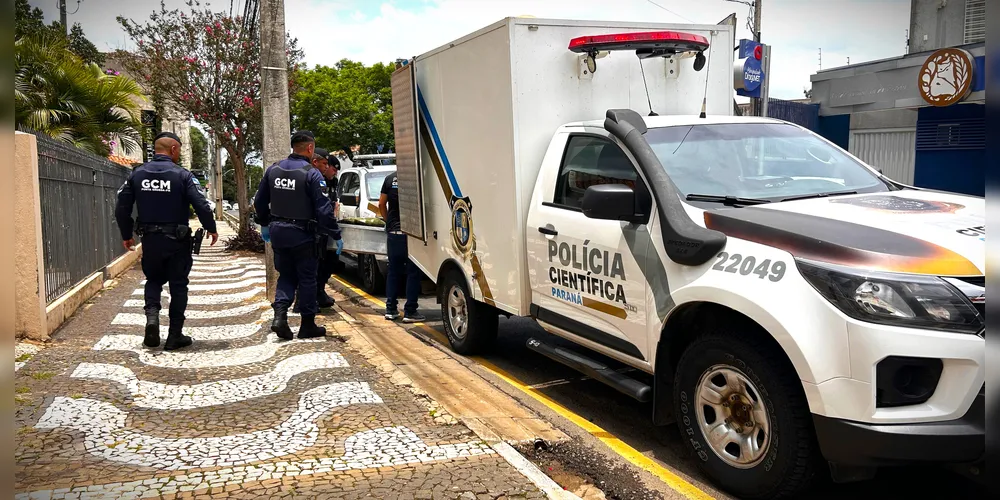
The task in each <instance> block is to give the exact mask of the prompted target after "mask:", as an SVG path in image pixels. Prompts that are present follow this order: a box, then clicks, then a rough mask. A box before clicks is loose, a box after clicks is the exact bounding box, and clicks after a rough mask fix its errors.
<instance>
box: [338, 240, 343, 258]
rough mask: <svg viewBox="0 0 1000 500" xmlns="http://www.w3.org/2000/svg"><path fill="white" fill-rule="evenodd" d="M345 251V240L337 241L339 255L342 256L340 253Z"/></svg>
mask: <svg viewBox="0 0 1000 500" xmlns="http://www.w3.org/2000/svg"><path fill="white" fill-rule="evenodd" d="M343 250H344V240H342V239H340V240H337V255H340V252H342V251H343Z"/></svg>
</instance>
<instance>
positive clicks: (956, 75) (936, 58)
mask: <svg viewBox="0 0 1000 500" xmlns="http://www.w3.org/2000/svg"><path fill="white" fill-rule="evenodd" d="M974 66H975V65H974V63H973V60H972V54H969V52H967V51H965V50H962V49H955V48H947V49H940V50H937V51H935V52H934V53H933V54H931V55H930V57H928V58H927V60H926V61H924V64H923V66H921V67H920V80H919V81H918V85H917V87H918V88H919V89H920V97H922V98H923V99H924V101H927V103H928V104H930V105H931V106H951V105H952V104H955V103H958V102H961V101H962V100H963V99H965V98H966V97H967V96H968V95H969V91H970V90H971V89H972V69H973V67H974Z"/></svg>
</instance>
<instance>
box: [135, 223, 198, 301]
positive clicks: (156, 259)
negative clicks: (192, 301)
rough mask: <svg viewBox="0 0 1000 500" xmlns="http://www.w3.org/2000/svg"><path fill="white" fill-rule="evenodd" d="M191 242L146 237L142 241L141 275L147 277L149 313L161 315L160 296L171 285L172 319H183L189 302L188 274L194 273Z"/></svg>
mask: <svg viewBox="0 0 1000 500" xmlns="http://www.w3.org/2000/svg"><path fill="white" fill-rule="evenodd" d="M191 265H192V257H191V239H190V237H188V238H185V239H183V240H177V239H174V238H169V237H167V236H166V235H164V234H159V233H156V234H147V235H146V236H145V237H143V238H142V272H143V274H145V275H146V288H145V298H146V310H147V311H148V310H156V311H159V310H160V308H161V306H160V293H161V292H162V290H163V285H164V284H169V285H170V319H171V320H182V319H184V310H185V309H186V308H187V302H188V274H190V272H191Z"/></svg>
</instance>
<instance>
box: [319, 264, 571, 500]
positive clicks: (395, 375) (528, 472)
mask: <svg viewBox="0 0 1000 500" xmlns="http://www.w3.org/2000/svg"><path fill="white" fill-rule="evenodd" d="M329 285H330V287H331V288H333V289H334V290H335V291H336V292H338V293H340V294H341V295H343V296H345V297H347V298H348V300H350V301H351V302H352V303H354V304H356V305H358V306H360V307H370V308H373V309H374V304H371V302H370V301H369V300H368V299H366V298H364V297H363V296H360V295H358V294H357V293H355V292H354V291H352V290H349V289H346V288H345V287H344V286H343V285H341V284H340V283H339V282H337V281H336V280H333V281H331V282H330V283H329ZM335 310H336V311H337V314H338V315H339V316H340V317H341V318H342V319H343V320H345V321H346V322H347V324H348V325H355V324H358V323H360V322H359V321H358V320H357V319H355V318H354V317H353V316H351V315H350V313H348V312H347V311H345V310H344V309H343V308H342V307H341V306H340V305H339V304H338V305H336V306H335ZM398 328H400V329H401V330H403V331H405V332H406V333H408V334H410V335H413V336H414V337H416V338H417V339H418V340H420V341H421V342H423V343H426V344H429V345H431V346H433V347H434V348H435V349H437V350H439V351H441V352H444V353H446V354H448V355H449V356H450V357H451V358H453V359H455V360H457V361H459V362H460V363H461V365H462V367H464V368H469V367H470V366H472V365H473V364H475V363H474V362H472V361H469V360H467V359H464V358H462V357H460V356H458V355H456V354H455V353H452V352H449V351H448V350H446V349H442V348H441V347H440V346H439V345H438V344H437V342H434V341H433V340H431V339H430V338H429V337H427V336H425V335H423V334H422V333H418V332H414V331H411V330H407V329H406V328H403V327H401V326H398ZM356 331H357V334H356V335H351V339H350V340H349V341H348V343H351V341H353V343H355V344H362V345H356V347H368V348H369V349H372V350H374V351H376V352H377V353H378V355H377V356H371V357H369V355H368V354H367V353H365V352H364V350H361V352H360V354H361V355H362V356H364V357H365V358H366V359H368V361H369V362H370V363H372V364H373V365H375V367H376V368H377V369H378V370H379V371H381V372H382V373H383V375H385V376H387V377H389V379H390V380H391V381H392V382H393V383H394V384H397V385H405V386H408V387H409V388H410V389H411V391H412V392H413V393H414V394H415V395H418V396H422V397H424V398H427V399H428V400H429V401H434V400H433V399H432V398H431V397H430V396H429V395H428V394H427V393H426V392H424V391H423V390H421V389H420V388H419V386H418V385H417V384H415V383H414V382H413V381H412V380H410V378H409V377H408V376H407V375H406V374H405V373H403V372H402V371H401V370H400V369H399V368H398V367H396V365H395V364H393V363H392V361H390V360H389V358H388V357H386V356H385V354H384V353H383V352H382V351H381V349H379V347H378V346H377V345H375V344H374V343H373V342H372V341H371V340H370V339H369V338H368V336H367V335H366V334H365V333H364V332H362V331H361V330H356ZM357 338H360V339H361V340H360V341H357V340H354V339H357ZM470 371H471V370H470ZM473 373H475V372H473ZM476 376H479V375H478V374H476ZM434 403H435V404H436V401H435V402H434ZM442 409H443V408H442ZM449 416H450V415H449ZM451 418H454V417H451ZM456 421H457V422H461V423H462V425H464V426H465V427H466V428H468V429H469V430H471V431H472V432H473V433H474V434H475V435H476V436H478V437H479V439H482V440H483V441H484V442H486V443H488V444H489V445H490V447H491V448H493V450H494V451H496V452H497V454H498V455H500V456H501V457H503V459H504V460H506V461H507V463H509V464H510V465H511V466H512V467H514V468H515V469H516V470H517V471H518V472H519V473H521V475H523V476H524V477H526V478H527V479H528V480H529V481H531V483H532V484H534V485H535V487H536V488H538V489H539V490H541V491H542V492H543V493H545V496H546V497H547V498H549V499H550V500H582V499H581V498H580V497H579V496H577V495H576V494H574V493H572V492H570V491H568V490H565V489H563V487H562V486H559V484H558V483H556V482H555V481H554V480H553V479H552V478H550V477H549V476H547V475H545V473H544V472H542V470H541V469H539V468H538V467H537V466H536V465H535V464H533V463H531V461H530V460H528V459H527V458H525V457H524V455H522V454H521V453H520V452H518V451H517V450H516V449H515V448H514V447H513V446H511V445H510V444H508V443H506V442H504V441H503V440H502V439H501V438H500V437H499V436H498V435H497V434H496V433H494V432H493V431H492V430H490V429H489V428H487V427H486V426H485V425H482V424H481V423H479V422H477V421H472V420H469V419H464V418H463V419H457V420H456Z"/></svg>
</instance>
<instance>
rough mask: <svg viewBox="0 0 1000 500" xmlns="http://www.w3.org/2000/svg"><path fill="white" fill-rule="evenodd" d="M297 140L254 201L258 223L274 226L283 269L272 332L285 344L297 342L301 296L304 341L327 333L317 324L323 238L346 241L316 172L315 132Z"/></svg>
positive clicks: (300, 134)
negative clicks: (295, 313)
mask: <svg viewBox="0 0 1000 500" xmlns="http://www.w3.org/2000/svg"><path fill="white" fill-rule="evenodd" d="M291 142H292V154H291V155H289V156H288V158H286V159H284V160H281V161H279V162H278V163H275V164H274V165H271V166H270V167H268V169H267V171H266V172H264V177H263V178H262V179H261V181H260V186H259V187H258V189H257V196H256V198H254V208H255V209H256V212H257V223H258V224H261V225H262V226H263V225H267V226H268V233H269V238H270V241H271V246H272V247H273V248H274V268H275V269H276V270H277V271H278V284H277V289H276V291H275V296H274V303H273V304H272V307H273V308H274V320H273V321H272V322H271V331H273V332H274V333H276V334H278V336H279V337H281V338H283V339H285V340H291V339H292V338H293V334H292V330H291V328H290V327H289V326H288V308H289V307H290V306H291V305H292V301H293V300H294V299H295V297H296V292H297V293H298V305H299V308H300V310H301V312H302V326H301V327H300V328H299V338H311V337H323V336H325V335H326V328H324V327H321V326H317V325H316V313H317V312H318V311H319V307H318V304H317V303H316V271H317V265H318V261H317V257H318V255H319V249H318V248H317V246H318V245H317V243H318V242H319V241H320V240H319V237H318V235H319V234H321V233H325V234H327V235H329V237H331V238H333V239H334V240H335V241H337V240H340V227H338V226H337V219H336V218H334V216H333V206H332V205H331V204H330V200H329V199H328V198H327V197H326V196H325V195H324V194H323V191H322V190H323V188H324V187H326V182H325V181H324V179H323V175H322V174H320V173H319V171H318V170H315V169H313V168H310V167H311V162H312V158H313V154H314V153H315V150H316V141H315V139H314V138H313V135H312V133H311V132H307V131H299V132H296V133H295V134H293V135H292V141H291Z"/></svg>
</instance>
